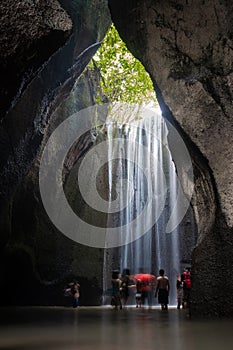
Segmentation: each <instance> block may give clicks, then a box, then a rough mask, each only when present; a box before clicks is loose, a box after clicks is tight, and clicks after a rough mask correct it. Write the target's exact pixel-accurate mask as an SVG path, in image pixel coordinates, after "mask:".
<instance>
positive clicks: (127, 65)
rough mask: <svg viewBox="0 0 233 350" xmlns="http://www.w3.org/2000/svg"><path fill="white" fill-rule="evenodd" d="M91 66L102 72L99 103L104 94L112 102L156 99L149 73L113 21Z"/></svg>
mask: <svg viewBox="0 0 233 350" xmlns="http://www.w3.org/2000/svg"><path fill="white" fill-rule="evenodd" d="M89 68H92V69H94V68H95V69H98V71H99V72H100V76H101V79H100V91H99V93H98V96H97V99H96V102H97V103H101V102H102V101H103V96H105V99H106V100H108V101H109V102H126V103H138V104H140V105H142V104H147V103H149V102H151V101H153V102H154V103H157V100H156V96H155V92H154V88H153V84H152V81H151V79H150V76H149V74H148V73H147V72H146V71H145V68H144V67H143V65H142V64H141V62H140V61H138V60H137V59H136V58H135V57H134V56H133V55H132V54H131V53H130V52H129V51H128V49H127V47H126V45H125V43H124V42H123V41H122V40H121V38H120V36H119V34H118V32H117V30H116V29H115V27H114V26H113V25H112V26H111V27H110V29H109V31H108V33H107V35H106V37H105V38H104V40H103V43H102V45H101V47H100V48H99V50H98V51H97V53H96V54H95V56H94V57H93V59H92V61H91V62H90V64H89Z"/></svg>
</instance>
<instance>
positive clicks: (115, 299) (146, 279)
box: [111, 267, 191, 310]
mask: <svg viewBox="0 0 233 350" xmlns="http://www.w3.org/2000/svg"><path fill="white" fill-rule="evenodd" d="M111 282H112V298H111V305H112V306H114V308H115V310H117V309H118V308H120V309H122V307H123V306H125V305H126V304H127V301H128V298H129V295H130V293H129V289H130V288H134V289H136V294H135V301H136V308H140V307H141V306H142V305H143V304H144V302H145V299H147V300H148V304H149V306H150V305H152V298H153V296H154V297H155V298H158V303H159V304H160V305H161V309H162V310H168V303H169V291H170V283H169V279H168V277H167V276H166V275H165V273H164V270H163V269H160V270H159V276H158V277H157V278H156V277H155V276H154V275H149V274H137V275H130V271H129V269H125V270H124V271H123V273H122V276H121V277H120V272H119V271H118V270H114V271H113V272H112V280H111ZM176 288H177V309H180V308H181V306H182V307H183V308H188V307H189V302H190V288H191V274H190V268H189V267H187V268H185V270H184V272H183V273H182V274H180V275H178V276H177V282H176ZM154 291H155V293H154ZM153 293H154V295H153Z"/></svg>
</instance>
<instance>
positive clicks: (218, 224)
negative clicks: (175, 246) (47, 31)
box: [109, 0, 233, 315]
mask: <svg viewBox="0 0 233 350" xmlns="http://www.w3.org/2000/svg"><path fill="white" fill-rule="evenodd" d="M109 5H110V11H111V15H112V19H113V22H114V23H115V25H116V28H117V30H118V31H119V34H120V35H121V37H122V39H123V40H124V41H125V42H126V44H127V46H128V48H129V49H130V50H131V51H132V53H133V54H134V55H135V56H136V57H137V58H139V59H140V60H141V61H142V63H143V64H144V66H145V68H146V69H147V70H148V72H149V73H150V75H151V77H152V80H153V81H154V85H155V90H156V91H157V96H158V99H159V102H160V105H161V108H162V111H163V115H164V116H165V117H166V118H168V119H169V120H170V121H171V120H172V121H173V123H174V124H175V125H176V126H177V128H178V129H180V130H181V133H182V135H183V137H184V139H185V141H186V144H187V146H188V149H189V152H190V154H191V157H192V160H193V170H194V175H195V189H194V194H193V197H192V204H193V206H194V211H195V217H196V222H197V227H198V244H197V247H196V249H195V251H194V253H193V262H192V278H193V288H192V309H191V311H192V313H193V315H197V314H205V315H210V314H211V315H213V314H216V315H232V314H233V298H232V292H233V283H232V281H231V279H227V281H226V282H224V283H221V282H220V280H221V278H222V276H226V275H228V276H231V275H232V270H233V258H232V247H233V239H232V237H233V236H232V233H233V229H232V227H233V206H232V200H233V183H232V180H231V179H232V173H233V163H232V132H233V122H232V97H233V93H232V83H233V67H232V62H233V51H232V34H233V32H232V31H233V29H232V28H233V4H232V3H229V2H227V1H215V2H212V1H199V0H198V1H191V0H185V1H176V2H174V1H169V0H165V1H151V0H143V1H140V0H139V1H126V2H125V1H117V2H116V1H114V0H109ZM184 187H185V181H184Z"/></svg>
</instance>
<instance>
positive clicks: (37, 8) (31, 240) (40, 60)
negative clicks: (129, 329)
mask: <svg viewBox="0 0 233 350" xmlns="http://www.w3.org/2000/svg"><path fill="white" fill-rule="evenodd" d="M16 7H17V8H16ZM0 10H1V15H2V18H3V21H2V22H1V26H0V31H1V38H2V41H1V45H2V47H3V49H4V50H1V55H0V61H1V62H3V63H4V64H5V66H4V65H3V67H4V74H5V76H6V79H5V80H2V81H1V82H0V85H1V92H2V93H3V95H4V96H5V97H6V98H5V99H4V101H5V105H4V106H3V105H2V107H4V108H3V109H2V112H4V111H6V110H7V112H6V113H3V114H4V115H3V117H2V122H1V125H0V145H1V148H0V149H1V153H0V159H1V166H0V186H1V193H0V230H1V233H0V235H1V240H0V256H1V257H0V285H1V290H0V303H1V304H3V305H9V304H21V305H54V304H64V303H65V299H64V296H63V288H64V287H65V286H66V284H67V283H68V282H70V281H71V280H72V279H73V278H74V277H76V278H78V279H79V282H80V284H81V286H82V290H81V294H82V298H81V303H82V304H83V305H92V304H95V305H96V304H99V303H100V302H101V281H102V263H101V261H102V258H103V257H102V256H103V252H102V251H101V250H98V249H96V250H95V249H91V248H88V247H84V246H80V245H78V244H75V243H74V242H73V241H71V240H69V239H68V238H67V237H65V236H63V234H61V233H60V232H59V231H58V230H57V229H56V228H55V227H54V226H53V224H52V223H51V222H50V220H49V218H48V217H47V214H46V213H45V210H44V208H43V205H42V202H41V199H40V193H39V184H38V169H39V164H40V156H41V152H42V150H43V147H44V145H45V143H46V141H47V139H48V137H49V136H50V134H51V132H52V131H53V130H54V128H55V127H56V126H57V125H58V124H59V123H60V122H62V120H64V119H65V118H67V117H68V116H70V114H72V113H74V112H77V111H78V110H79V109H82V108H84V107H86V105H88V106H89V105H91V104H93V94H94V85H95V78H94V77H91V76H90V75H88V73H85V74H84V75H83V76H82V78H80V75H81V73H82V72H83V70H84V68H85V67H86V65H87V64H88V62H89V60H90V59H91V57H92V55H93V54H94V53H95V51H96V50H97V49H98V47H99V45H100V41H101V40H102V38H103V37H104V35H105V33H106V31H107V29H108V27H109V25H110V15H109V10H108V6H107V2H106V1H105V0H100V1H98V2H96V1H94V0H93V1H92V0H90V1H86V2H83V1H82V0H69V1H60V3H59V2H57V1H55V0H39V1H31V0H28V1H24V2H21V1H20V2H18V3H17V5H15V2H13V1H2V2H1V5H0ZM6 62H7V63H6ZM14 72H17V74H16V73H14ZM11 73H12V75H13V76H11ZM7 80H9V86H8V84H7ZM74 84H75V88H74V89H73V87H74ZM72 89H73V90H72ZM71 91H72V92H71ZM71 101H72V103H71ZM84 141H85V140H84ZM84 147H85V142H84ZM71 158H72V157H71ZM70 162H71V163H72V159H70ZM16 295H17V299H16V298H15V296H16Z"/></svg>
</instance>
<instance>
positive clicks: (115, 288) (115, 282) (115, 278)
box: [111, 270, 122, 310]
mask: <svg viewBox="0 0 233 350" xmlns="http://www.w3.org/2000/svg"><path fill="white" fill-rule="evenodd" d="M119 274H120V273H119V271H118V270H114V271H113V272H112V301H111V304H112V306H115V310H118V306H120V309H122V303H121V294H120V288H121V280H120V278H119Z"/></svg>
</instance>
